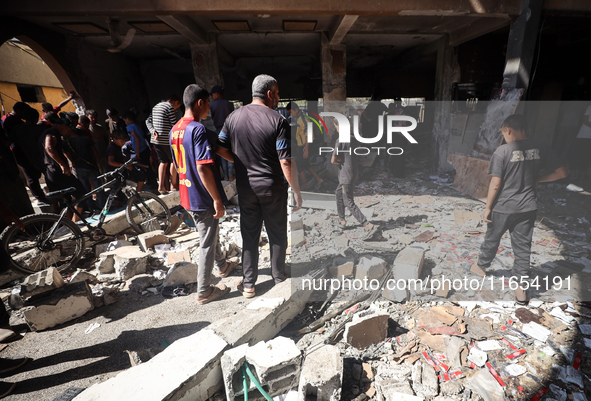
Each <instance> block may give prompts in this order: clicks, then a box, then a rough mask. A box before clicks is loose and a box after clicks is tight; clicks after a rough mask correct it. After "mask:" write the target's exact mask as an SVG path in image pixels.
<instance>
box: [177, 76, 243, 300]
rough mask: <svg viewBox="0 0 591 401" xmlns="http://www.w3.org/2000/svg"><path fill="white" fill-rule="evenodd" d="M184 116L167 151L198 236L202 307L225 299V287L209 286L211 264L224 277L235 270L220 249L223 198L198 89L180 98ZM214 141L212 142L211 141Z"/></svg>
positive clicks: (205, 105)
mask: <svg viewBox="0 0 591 401" xmlns="http://www.w3.org/2000/svg"><path fill="white" fill-rule="evenodd" d="M183 102H184V104H185V115H184V117H183V118H181V119H180V120H179V121H178V122H177V123H176V124H175V125H174V127H173V128H172V130H171V131H170V135H169V137H170V147H171V149H172V155H173V156H172V157H173V162H174V164H175V166H176V167H177V171H178V172H179V178H180V180H179V183H180V187H179V195H180V198H181V206H182V207H184V208H185V209H186V210H187V211H188V212H189V214H190V215H191V217H192V218H193V220H194V221H195V225H196V226H197V231H198V232H199V239H200V241H199V269H198V278H197V302H198V303H199V304H201V305H203V304H206V303H209V302H211V301H213V300H215V299H218V298H220V297H223V296H224V295H226V294H227V293H228V292H229V291H230V288H228V287H227V286H225V285H224V284H219V285H217V286H213V285H211V277H212V270H213V266H214V264H215V265H216V266H217V268H218V270H219V271H220V276H222V277H226V276H228V275H229V274H230V272H231V271H232V270H233V269H234V268H235V267H236V264H235V263H230V262H227V261H226V260H225V258H224V255H223V254H222V252H221V249H220V240H219V219H220V217H222V216H223V215H224V214H225V213H226V209H225V207H224V201H225V198H226V194H225V193H224V189H223V188H222V183H221V181H220V179H219V178H218V176H217V174H215V172H214V169H215V153H214V152H215V151H214V146H212V144H211V143H210V140H209V136H208V134H207V131H206V130H205V127H204V126H203V124H201V123H200V122H199V121H200V120H202V119H203V118H205V117H207V114H208V113H209V94H208V93H207V90H205V89H203V88H201V87H199V86H198V85H195V84H193V85H189V86H187V88H185V91H184V94H183ZM214 140H215V138H214Z"/></svg>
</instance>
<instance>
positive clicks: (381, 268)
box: [355, 257, 386, 280]
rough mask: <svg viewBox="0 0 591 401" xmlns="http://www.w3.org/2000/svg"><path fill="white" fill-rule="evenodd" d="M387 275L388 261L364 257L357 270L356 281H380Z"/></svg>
mask: <svg viewBox="0 0 591 401" xmlns="http://www.w3.org/2000/svg"><path fill="white" fill-rule="evenodd" d="M384 274H386V261H385V260H384V259H381V258H376V257H372V258H371V259H370V258H366V257H363V258H361V259H360V260H359V264H357V267H356V269H355V279H356V280H365V278H367V280H379V279H381V278H382V277H383V276H384Z"/></svg>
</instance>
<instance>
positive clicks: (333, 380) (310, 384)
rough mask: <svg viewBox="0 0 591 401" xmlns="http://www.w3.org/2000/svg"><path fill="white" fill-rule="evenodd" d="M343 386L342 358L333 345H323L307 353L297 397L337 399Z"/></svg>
mask: <svg viewBox="0 0 591 401" xmlns="http://www.w3.org/2000/svg"><path fill="white" fill-rule="evenodd" d="M342 387H343V358H341V352H340V351H339V349H338V348H337V347H335V346H334V345H324V346H322V347H320V348H317V349H315V350H314V351H313V352H311V353H309V354H308V355H307V356H306V359H305V360H304V363H303V365H302V373H301V374H300V384H299V387H298V397H299V399H300V400H304V399H308V397H309V396H312V397H313V399H315V400H316V401H338V400H340V399H341V389H342Z"/></svg>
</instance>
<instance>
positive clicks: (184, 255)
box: [166, 249, 191, 266]
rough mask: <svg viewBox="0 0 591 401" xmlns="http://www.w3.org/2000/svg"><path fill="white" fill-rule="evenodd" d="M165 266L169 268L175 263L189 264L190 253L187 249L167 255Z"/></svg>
mask: <svg viewBox="0 0 591 401" xmlns="http://www.w3.org/2000/svg"><path fill="white" fill-rule="evenodd" d="M166 256H167V260H166V264H167V265H169V266H171V265H174V264H175V263H177V262H191V252H190V251H189V250H188V249H185V250H182V251H171V252H168V253H167V255H166Z"/></svg>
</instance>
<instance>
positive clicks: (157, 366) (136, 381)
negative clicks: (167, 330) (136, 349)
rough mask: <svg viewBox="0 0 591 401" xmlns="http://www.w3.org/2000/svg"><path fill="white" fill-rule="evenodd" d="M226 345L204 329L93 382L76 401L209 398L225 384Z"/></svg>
mask: <svg viewBox="0 0 591 401" xmlns="http://www.w3.org/2000/svg"><path fill="white" fill-rule="evenodd" d="M227 346H228V344H227V343H226V342H225V341H224V340H223V339H222V338H221V337H219V336H218V335H216V334H215V333H214V332H213V331H211V330H207V329H204V330H201V331H199V332H197V333H195V334H193V335H190V336H188V337H185V338H181V339H180V340H177V341H175V342H174V343H172V344H171V345H170V346H169V347H167V348H166V349H165V350H164V351H162V352H161V353H159V354H158V355H156V356H155V357H154V358H152V359H150V360H149V361H147V362H144V363H142V364H139V365H137V366H134V367H132V368H130V369H127V370H125V371H123V372H121V373H119V374H118V375H117V376H115V377H113V378H111V379H109V380H107V381H104V382H102V383H98V384H95V385H93V386H91V387H90V388H88V389H87V390H86V391H84V392H83V393H82V394H80V395H78V396H77V397H76V398H74V401H112V400H125V401H161V400H175V401H188V400H206V399H208V398H209V397H211V396H212V395H213V394H214V393H215V392H217V391H218V390H220V389H221V388H222V370H221V367H220V358H221V356H222V353H223V351H224V349H225V348H226V347H227Z"/></svg>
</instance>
